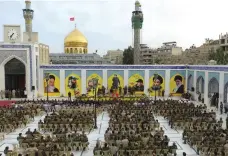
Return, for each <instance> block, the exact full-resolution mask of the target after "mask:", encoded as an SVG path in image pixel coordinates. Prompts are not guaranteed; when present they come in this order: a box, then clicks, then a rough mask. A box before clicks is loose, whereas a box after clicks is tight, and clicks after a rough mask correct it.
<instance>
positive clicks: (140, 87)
mask: <svg viewBox="0 0 228 156" xmlns="http://www.w3.org/2000/svg"><path fill="white" fill-rule="evenodd" d="M134 88H135V91H141V92H143V91H144V84H143V80H142V79H138V80H137V81H136V84H135V87H134Z"/></svg>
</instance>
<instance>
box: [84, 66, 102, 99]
mask: <svg viewBox="0 0 228 156" xmlns="http://www.w3.org/2000/svg"><path fill="white" fill-rule="evenodd" d="M102 86H103V70H87V71H86V90H87V96H94V95H95V90H96V92H98V90H99V89H102Z"/></svg>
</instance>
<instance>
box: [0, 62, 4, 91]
mask: <svg viewBox="0 0 228 156" xmlns="http://www.w3.org/2000/svg"><path fill="white" fill-rule="evenodd" d="M0 73H1V74H0V90H5V67H4V65H1V66H0Z"/></svg>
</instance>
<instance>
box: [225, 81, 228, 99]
mask: <svg viewBox="0 0 228 156" xmlns="http://www.w3.org/2000/svg"><path fill="white" fill-rule="evenodd" d="M227 94H228V82H227V83H226V84H225V86H224V103H227V97H228V95H227Z"/></svg>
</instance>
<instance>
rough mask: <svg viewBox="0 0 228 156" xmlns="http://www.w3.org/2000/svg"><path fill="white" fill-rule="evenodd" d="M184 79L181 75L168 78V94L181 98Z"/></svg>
mask: <svg viewBox="0 0 228 156" xmlns="http://www.w3.org/2000/svg"><path fill="white" fill-rule="evenodd" d="M184 84H185V79H184V77H183V76H182V75H180V74H176V75H174V76H173V77H171V78H170V86H169V87H170V94H172V95H173V96H181V95H182V94H183V93H184Z"/></svg>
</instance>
